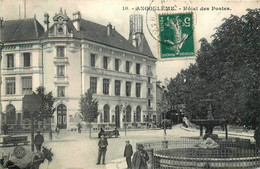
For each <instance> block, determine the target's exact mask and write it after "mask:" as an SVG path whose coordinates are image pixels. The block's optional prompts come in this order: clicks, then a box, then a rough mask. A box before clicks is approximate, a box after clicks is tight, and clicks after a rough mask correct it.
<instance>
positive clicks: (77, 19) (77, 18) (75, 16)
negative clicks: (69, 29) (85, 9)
mask: <svg viewBox="0 0 260 169" xmlns="http://www.w3.org/2000/svg"><path fill="white" fill-rule="evenodd" d="M80 19H81V15H80V12H79V11H78V12H76V13H74V14H73V21H72V22H73V26H74V27H75V28H76V30H77V31H80Z"/></svg>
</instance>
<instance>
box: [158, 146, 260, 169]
mask: <svg viewBox="0 0 260 169" xmlns="http://www.w3.org/2000/svg"><path fill="white" fill-rule="evenodd" d="M259 155H260V153H258V151H257V150H255V149H244V148H237V147H232V148H231V147H228V148H217V149H203V148H175V149H167V150H157V151H154V154H153V158H154V159H153V161H154V168H160V169H166V168H167V169H170V168H172V169H175V168H176V169H177V168H178V169H182V168H183V169H184V168H257V167H259V166H260V157H259Z"/></svg>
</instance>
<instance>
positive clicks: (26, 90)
mask: <svg viewBox="0 0 260 169" xmlns="http://www.w3.org/2000/svg"><path fill="white" fill-rule="evenodd" d="M22 92H23V94H31V93H32V77H31V76H30V77H22Z"/></svg>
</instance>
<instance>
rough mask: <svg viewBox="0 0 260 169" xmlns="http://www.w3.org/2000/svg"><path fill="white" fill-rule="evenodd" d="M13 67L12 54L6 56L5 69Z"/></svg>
mask: <svg viewBox="0 0 260 169" xmlns="http://www.w3.org/2000/svg"><path fill="white" fill-rule="evenodd" d="M13 67H14V54H7V68H13Z"/></svg>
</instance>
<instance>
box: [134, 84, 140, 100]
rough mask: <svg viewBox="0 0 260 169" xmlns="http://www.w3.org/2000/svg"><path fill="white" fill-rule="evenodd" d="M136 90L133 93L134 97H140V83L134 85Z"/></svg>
mask: <svg viewBox="0 0 260 169" xmlns="http://www.w3.org/2000/svg"><path fill="white" fill-rule="evenodd" d="M135 87H136V89H135V92H136V97H140V95H141V83H136V86H135Z"/></svg>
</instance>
